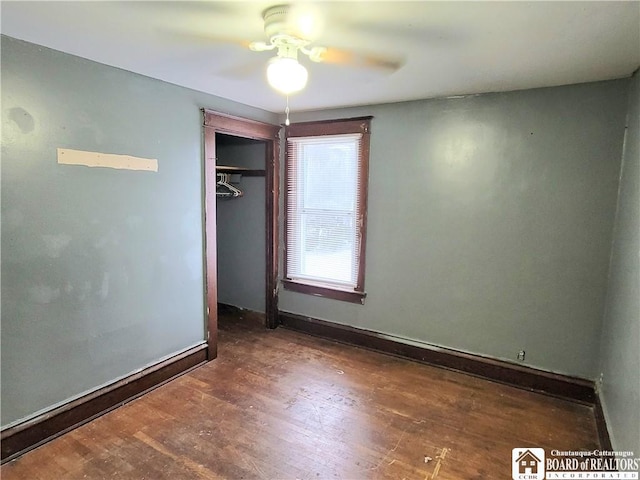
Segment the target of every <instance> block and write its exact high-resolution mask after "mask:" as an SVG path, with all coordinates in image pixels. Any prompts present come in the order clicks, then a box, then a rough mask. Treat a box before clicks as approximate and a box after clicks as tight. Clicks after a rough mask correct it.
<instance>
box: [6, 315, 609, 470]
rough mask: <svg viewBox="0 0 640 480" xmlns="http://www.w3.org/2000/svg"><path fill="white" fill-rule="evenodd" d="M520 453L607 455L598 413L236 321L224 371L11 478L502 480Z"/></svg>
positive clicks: (188, 382) (160, 392)
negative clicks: (517, 450) (514, 453)
mask: <svg viewBox="0 0 640 480" xmlns="http://www.w3.org/2000/svg"><path fill="white" fill-rule="evenodd" d="M244 316H245V317H246V316H248V315H244ZM515 447H541V448H546V449H548V450H551V449H558V450H577V449H587V450H592V449H594V448H596V447H599V445H598V440H597V435H596V426H595V421H594V418H593V411H592V409H591V408H590V407H587V406H583V405H578V404H575V403H572V402H568V401H564V400H560V399H556V398H552V397H549V396H545V395H540V394H536V393H531V392H527V391H524V390H519V389H516V388H513V387H508V386H504V385H500V384H496V383H491V382H488V381H485V380H481V379H478V378H475V377H471V376H468V375H465V374H461V373H456V372H451V371H447V370H443V369H440V368H435V367H430V366H427V365H422V364H418V363H414V362H411V361H407V360H403V359H399V358H395V357H392V356H388V355H384V354H379V353H375V352H371V351H367V350H363V349H358V348H354V347H350V346H346V345H341V344H338V343H334V342H331V341H326V340H322V339H318V338H314V337H311V336H307V335H305V334H301V333H297V332H293V331H288V330H285V329H282V328H279V329H277V330H275V331H267V330H265V329H264V328H263V327H262V326H261V325H259V324H258V323H257V322H256V321H255V319H251V318H244V319H242V318H236V316H233V315H228V314H227V315H224V316H222V317H221V321H220V339H219V358H218V359H217V360H215V361H214V362H211V363H209V364H207V365H205V366H203V367H200V368H197V369H196V370H194V371H192V372H190V373H188V374H186V375H184V376H182V377H180V378H178V379H176V380H174V381H172V382H170V383H168V384H167V385H164V386H162V387H160V388H158V389H156V390H155V391H153V392H151V393H149V394H147V395H145V396H144V397H142V398H140V399H138V400H135V401H133V402H131V403H129V404H127V405H125V406H123V407H121V408H119V409H117V410H114V411H113V412H111V413H109V414H107V415H104V416H102V417H101V418H98V419H97V420H94V421H93V422H91V423H89V424H87V425H84V426H82V427H80V428H78V429H76V430H74V431H72V432H70V433H68V434H66V435H64V436H62V437H60V438H58V439H56V440H54V441H52V442H50V443H48V444H46V445H45V446H43V447H40V448H38V449H36V450H34V451H32V452H29V453H27V454H26V455H24V456H22V457H20V458H18V459H17V460H14V461H13V462H10V463H7V464H6V465H4V466H3V467H2V469H1V471H0V473H1V475H2V479H3V480H15V479H28V480H38V479H42V480H51V479H106V478H109V479H151V480H159V479H171V480H176V479H214V478H229V479H253V478H255V479H332V478H339V479H373V478H385V479H394V480H395V479H398V480H399V479H419V480H430V479H436V478H437V479H438V480H446V479H450V480H452V479H460V480H462V479H464V480H471V479H489V480H490V479H506V478H510V477H511V449H512V448H515Z"/></svg>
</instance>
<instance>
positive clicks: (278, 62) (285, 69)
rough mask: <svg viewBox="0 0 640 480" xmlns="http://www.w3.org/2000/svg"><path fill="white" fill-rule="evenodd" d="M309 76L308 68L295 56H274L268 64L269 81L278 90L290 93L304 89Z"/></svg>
mask: <svg viewBox="0 0 640 480" xmlns="http://www.w3.org/2000/svg"><path fill="white" fill-rule="evenodd" d="M308 78H309V73H308V72H307V69H306V68H304V66H303V65H301V64H300V63H299V62H298V60H296V59H295V58H287V57H274V58H272V59H271V60H269V65H268V66H267V81H268V82H269V85H271V86H272V87H273V88H274V89H276V90H277V91H279V92H281V93H284V94H285V95H290V94H292V93H296V92H299V91H300V90H302V89H303V88H304V87H305V86H306V84H307V79H308Z"/></svg>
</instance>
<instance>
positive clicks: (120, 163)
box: [58, 148, 158, 172]
mask: <svg viewBox="0 0 640 480" xmlns="http://www.w3.org/2000/svg"><path fill="white" fill-rule="evenodd" d="M58 163H59V164H61V165H84V166H87V167H103V168H117V169H122V170H144V171H147V172H157V171H158V160H156V159H155V158H140V157H132V156H130V155H116V154H113V153H98V152H85V151H82V150H71V149H68V148H58Z"/></svg>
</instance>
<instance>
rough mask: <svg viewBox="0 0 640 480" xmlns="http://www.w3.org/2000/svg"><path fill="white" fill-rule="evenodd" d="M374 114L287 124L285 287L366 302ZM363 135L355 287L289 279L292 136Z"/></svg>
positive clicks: (353, 301)
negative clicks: (368, 210)
mask: <svg viewBox="0 0 640 480" xmlns="http://www.w3.org/2000/svg"><path fill="white" fill-rule="evenodd" d="M372 118H373V117H371V116H368V117H357V118H345V119H337V120H323V121H315V122H302V123H292V124H291V125H289V126H287V127H285V135H284V144H285V149H284V150H285V154H284V157H285V161H284V164H285V178H284V182H285V184H284V195H283V196H284V276H283V279H282V284H283V286H284V288H285V289H287V290H291V291H295V292H298V293H304V294H309V295H314V296H319V297H326V298H331V299H334V300H340V301H345V302H351V303H360V304H364V299H365V297H366V296H367V294H366V292H365V290H364V280H365V270H366V268H365V267H366V255H365V254H366V243H367V206H368V205H367V201H368V191H369V153H370V136H371V119H372ZM353 133H357V134H361V135H362V137H361V139H360V155H359V158H358V159H357V162H358V170H359V174H360V188H359V189H358V191H357V192H356V194H357V197H358V205H359V206H360V209H359V211H358V212H357V217H359V218H360V230H359V233H360V242H359V252H357V253H358V266H357V270H358V275H357V281H356V286H355V288H354V289H353V290H351V289H342V288H339V287H337V286H332V285H328V284H322V283H320V282H313V281H309V282H305V281H304V280H301V279H295V280H294V279H291V278H289V275H288V272H287V265H288V258H287V255H288V250H289V249H288V245H289V238H288V230H289V229H288V224H289V217H288V211H289V198H288V197H289V196H288V193H287V192H288V190H289V189H288V185H289V183H290V181H291V171H290V170H291V169H290V162H292V161H293V160H292V159H290V148H289V138H291V137H293V138H295V137H320V136H325V135H343V134H353Z"/></svg>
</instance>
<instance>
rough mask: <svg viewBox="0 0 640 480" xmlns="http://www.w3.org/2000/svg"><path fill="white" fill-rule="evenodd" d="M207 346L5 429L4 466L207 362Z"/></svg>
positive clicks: (0, 435)
mask: <svg viewBox="0 0 640 480" xmlns="http://www.w3.org/2000/svg"><path fill="white" fill-rule="evenodd" d="M206 360H207V345H206V344H202V345H198V346H195V347H193V348H190V349H189V350H186V351H184V352H182V353H180V354H178V355H175V356H173V357H171V358H168V359H166V360H163V361H161V362H158V363H156V364H155V365H152V366H150V367H147V368H145V369H144V370H142V371H140V372H137V373H134V374H132V375H129V376H128V377H126V378H123V379H121V380H118V381H117V382H114V383H112V384H111V385H107V386H106V387H103V388H101V389H99V390H96V391H95V392H92V393H89V394H87V395H85V396H83V397H80V398H78V399H76V400H73V401H71V402H69V403H67V404H65V405H62V406H60V407H58V408H56V409H54V410H51V411H49V412H47V413H44V414H42V415H40V416H38V417H35V418H32V419H31V420H28V421H26V422H24V423H21V424H18V425H15V426H13V427H10V428H6V429H5V430H2V432H1V434H0V440H1V448H0V449H1V451H2V460H1V461H2V463H5V462H8V461H9V460H12V459H14V458H16V457H18V456H20V455H22V454H23V453H26V452H28V451H29V450H31V449H33V448H36V447H38V446H40V445H42V444H43V443H45V442H48V441H49V440H52V439H54V438H55V437H58V436H60V435H62V434H64V433H66V432H68V431H70V430H73V429H74V428H76V427H79V426H80V425H82V424H84V423H87V422H88V421H90V420H93V419H94V418H96V417H99V416H100V415H103V414H105V413H107V412H108V411H110V410H113V409H114V408H117V407H119V406H120V405H123V404H125V403H127V402H129V401H131V400H133V399H134V398H137V397H139V396H140V395H142V394H144V393H146V392H148V391H150V390H152V389H154V388H156V387H158V386H160V385H162V384H164V383H166V382H168V381H169V380H172V379H173V378H175V377H177V376H179V375H182V374H184V373H186V372H188V371H189V370H191V369H193V368H195V367H197V366H199V365H201V364H203V363H205V362H206Z"/></svg>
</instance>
